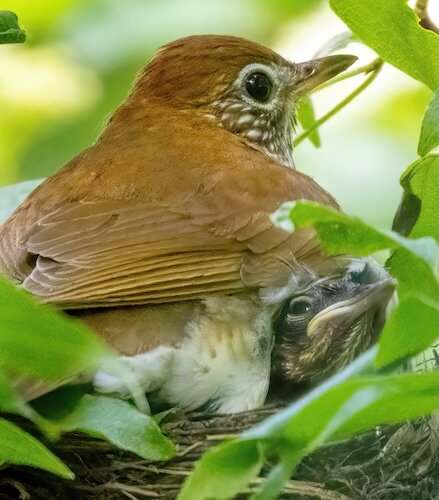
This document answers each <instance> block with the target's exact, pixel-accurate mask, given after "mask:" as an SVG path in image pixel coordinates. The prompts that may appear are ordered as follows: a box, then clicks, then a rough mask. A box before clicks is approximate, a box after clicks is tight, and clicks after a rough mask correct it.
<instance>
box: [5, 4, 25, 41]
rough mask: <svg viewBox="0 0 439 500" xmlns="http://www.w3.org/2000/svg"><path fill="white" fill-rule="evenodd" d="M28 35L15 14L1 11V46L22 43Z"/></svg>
mask: <svg viewBox="0 0 439 500" xmlns="http://www.w3.org/2000/svg"><path fill="white" fill-rule="evenodd" d="M25 40H26V33H25V32H24V31H23V30H22V29H21V28H20V26H19V25H18V18H17V16H16V15H15V14H14V13H13V12H9V11H8V10H0V44H2V43H22V42H24V41H25Z"/></svg>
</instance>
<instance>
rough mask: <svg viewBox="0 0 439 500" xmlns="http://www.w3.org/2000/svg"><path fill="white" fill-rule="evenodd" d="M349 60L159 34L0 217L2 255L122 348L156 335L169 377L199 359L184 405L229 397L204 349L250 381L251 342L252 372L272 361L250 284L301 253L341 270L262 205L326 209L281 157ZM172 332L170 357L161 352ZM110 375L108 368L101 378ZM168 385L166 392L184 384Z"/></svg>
mask: <svg viewBox="0 0 439 500" xmlns="http://www.w3.org/2000/svg"><path fill="white" fill-rule="evenodd" d="M354 60H355V58H354V57H352V56H341V55H340V56H330V57H327V58H321V59H316V60H313V61H308V62H305V63H300V64H295V63H292V62H289V61H287V60H285V59H283V58H282V57H281V56H279V55H278V54H276V53H274V52H272V51H270V50H269V49H267V48H265V47H262V46H260V45H258V44H255V43H252V42H249V41H247V40H243V39H240V38H234V37H224V36H198V37H188V38H185V39H181V40H177V41H175V42H173V43H171V44H169V45H167V46H166V47H164V48H163V49H162V50H161V51H160V52H159V53H158V55H157V56H156V57H155V58H154V59H153V60H152V61H151V62H150V63H149V64H148V65H147V66H146V68H145V70H144V71H143V73H142V75H141V76H140V78H139V80H138V82H137V83H136V85H135V87H134V89H133V91H132V92H131V94H130V95H129V96H128V98H127V100H126V101H125V102H124V103H123V104H122V106H121V107H120V108H119V109H118V110H117V111H116V112H115V114H114V115H113V117H112V118H111V120H110V121H109V123H108V124H107V127H106V129H105V130H104V132H103V134H102V135H101V137H100V138H99V139H98V141H97V142H96V144H94V145H93V146H91V147H90V148H88V149H87V150H86V151H84V152H83V153H81V154H79V155H78V156H77V157H76V158H74V159H73V160H72V161H71V162H69V163H68V164H67V165H66V166H65V167H64V168H62V169H61V170H60V171H59V172H57V173H56V174H54V175H53V176H51V177H50V178H48V179H47V180H46V181H45V182H44V183H43V184H42V185H41V186H40V187H39V188H37V189H36V190H35V191H34V192H33V193H31V194H30V196H29V197H28V198H27V199H26V200H25V201H24V202H23V203H22V204H21V205H20V206H19V207H18V209H17V210H16V212H15V213H14V214H13V215H12V216H11V217H10V218H9V219H8V220H7V221H6V222H5V223H4V224H3V226H2V227H1V228H0V269H1V270H2V271H3V272H4V273H6V274H7V275H9V276H10V277H11V278H13V279H14V280H15V281H18V282H20V283H21V284H22V286H23V288H25V289H26V290H28V291H30V292H32V293H33V294H35V295H36V296H37V297H38V298H39V299H40V300H41V301H43V302H47V303H50V304H53V305H55V306H56V307H58V308H61V309H64V310H67V311H69V313H70V314H74V315H75V316H77V317H79V318H80V319H82V320H83V321H85V322H86V323H87V324H89V325H90V326H91V327H92V328H93V329H94V330H95V331H96V332H98V333H99V334H100V335H101V336H102V337H103V338H104V339H105V341H106V342H107V343H108V344H109V345H110V346H112V347H113V348H114V349H116V350H117V351H119V352H120V354H121V355H124V356H136V355H139V354H140V355H141V354H142V353H145V352H147V351H151V350H153V349H154V348H156V347H160V346H161V349H162V350H161V351H155V355H156V359H155V361H154V363H155V364H156V365H157V366H158V367H159V368H162V370H161V371H162V372H163V371H167V370H170V371H172V372H174V371H175V377H174V378H173V380H179V372H178V370H179V369H180V368H178V367H182V366H185V365H187V364H188V363H189V361H188V359H194V358H195V359H197V360H199V361H200V363H199V364H200V366H199V372H197V373H196V374H193V376H192V379H193V380H191V381H188V380H187V378H186V380H185V381H184V383H185V385H186V387H188V386H189V385H191V384H192V383H193V386H194V387H195V386H197V384H198V389H197V390H198V393H199V394H201V395H202V397H194V398H192V394H189V391H187V390H183V394H182V396H183V399H184V398H185V394H187V395H188V399H187V401H182V402H181V405H182V406H184V407H197V405H200V401H202V402H201V405H203V404H205V403H206V402H207V401H212V400H216V401H217V405H216V406H217V407H218V408H221V407H222V404H223V402H224V407H225V408H226V409H228V408H233V409H235V406H234V403H233V404H231V405H229V406H227V403H226V402H227V401H228V400H229V399H230V398H231V396H230V395H229V393H230V391H232V392H233V387H232V386H231V384H226V386H224V384H223V383H222V382H221V383H219V382H218V378H221V380H223V379H224V377H222V373H223V371H222V370H221V369H220V368H221V364H220V363H217V364H213V365H212V364H211V360H212V359H217V360H222V359H224V360H225V361H224V363H223V367H224V366H228V362H229V361H228V358H229V357H230V359H233V360H238V365H239V370H241V373H242V376H243V377H244V378H245V377H248V380H249V381H250V382H249V383H248V385H252V384H253V382H252V381H253V371H252V370H248V369H247V365H248V363H247V365H246V363H245V359H248V356H250V358H251V359H256V360H257V362H255V365H254V366H260V368H258V369H257V370H256V369H255V370H254V371H255V372H257V373H269V369H270V363H269V358H267V356H260V355H259V353H261V352H263V353H266V352H269V351H270V349H267V346H266V338H267V336H266V334H265V332H266V331H267V329H268V330H270V328H271V316H270V314H269V310H268V309H267V310H264V308H263V309H262V310H261V308H260V304H261V302H260V300H261V299H260V293H262V292H263V291H264V290H268V289H272V288H279V289H281V288H282V287H285V286H287V284H288V282H289V280H290V277H291V275H292V274H293V275H294V274H295V273H296V272H299V271H300V269H303V267H306V268H307V269H310V270H312V272H313V273H314V274H315V275H316V276H322V275H323V276H324V275H329V274H331V273H333V272H334V270H335V269H338V268H340V265H341V264H340V261H339V259H337V258H333V257H331V258H330V257H325V256H324V255H323V254H322V253H321V252H320V247H319V243H318V240H317V239H316V237H315V233H314V231H313V230H311V229H300V230H298V231H295V232H294V233H293V234H288V233H285V232H284V231H283V230H281V229H279V228H276V227H274V226H273V224H272V222H271V219H270V215H271V214H272V212H274V211H275V210H276V209H277V208H278V207H279V205H280V204H281V203H282V202H284V201H291V200H297V199H308V200H312V201H316V202H319V203H323V204H325V205H328V206H330V207H334V208H337V203H336V201H335V200H334V199H333V198H332V196H331V195H330V194H329V193H327V192H326V191H325V190H324V189H322V188H321V187H320V186H319V185H318V184H316V183H315V182H314V181H313V180H312V179H311V178H309V177H308V176H306V175H304V174H301V173H300V172H297V171H296V170H295V169H294V168H293V167H294V166H293V161H292V150H291V134H292V132H293V128H294V123H295V109H296V106H297V101H298V99H299V98H300V96H302V95H304V94H305V93H306V92H308V91H309V90H310V89H312V88H313V87H315V86H316V85H318V84H320V83H322V82H324V81H325V80H327V79H329V78H330V77H332V76H334V75H336V74H337V73H339V72H340V71H342V70H343V69H345V68H347V67H348V66H349V65H350V64H352V62H353V61H354ZM342 267H343V265H342ZM236 325H239V326H236ZM197 332H198V333H197ZM200 332H202V333H203V334H202V335H201V333H200ZM226 332H229V333H228V334H226ZM60 335H62V332H60ZM190 339H197V340H196V341H190ZM175 346H179V347H180V348H179V349H177V352H178V353H179V354H177V355H176V356H177V357H178V356H180V357H181V362H179V363H174V362H172V363H171V361H170V360H171V358H174V354H170V352H174V351H173V350H172V348H173V347H175ZM184 353H186V354H184ZM249 353H250V354H249ZM229 355H230V356H229ZM145 356H146V355H145ZM246 356H247V357H246ZM133 359H134V358H133ZM136 359H137V363H135V364H136V368H135V369H132V367H130V370H131V371H132V372H133V374H136V377H137V379H139V380H140V382H141V383H140V386H141V387H146V388H147V389H148V390H150V389H151V390H153V389H154V388H155V386H160V384H161V380H156V381H155V382H154V380H155V379H154V377H156V376H155V375H154V373H160V369H159V370H158V371H156V370H154V371H151V370H150V369H149V367H152V366H153V365H154V363H150V362H148V363H142V360H141V358H136ZM240 360H241V361H243V363H242V364H239V362H240ZM206 366H207V367H209V366H212V367H217V368H218V371H217V372H216V371H215V370H207V372H206V369H205V368H206ZM233 366H234V367H235V368H236V366H237V365H235V364H234V365H233ZM267 370H268V371H267ZM226 371H227V370H226ZM143 372H145V373H143ZM104 373H105V370H104ZM198 373H201V374H203V373H208V374H209V373H210V374H211V376H210V377H204V379H203V377H201V375H200V376H198ZM181 375H182V374H181ZM136 377H134V378H136ZM157 377H158V376H157ZM157 377H156V378H157ZM200 377H201V379H200ZM158 378H160V377H158ZM226 378H227V377H226ZM199 380H203V382H199ZM224 380H225V379H224ZM32 382H33V381H24V382H23V381H17V383H19V385H20V388H21V389H22V392H23V394H24V396H25V397H27V398H34V397H37V396H38V395H39V394H41V393H42V392H44V390H48V388H46V389H44V387H43V388H41V384H39V389H38V390H36V389H35V385H34V384H33V383H32ZM62 382H65V381H59V383H60V384H61V383H62ZM100 382H102V380H100V381H99V380H98V381H97V385H99V383H100ZM153 382H154V383H153ZM182 383H183V381H180V384H182ZM108 384H110V385H111V384H113V385H114V384H116V385H117V381H114V380H113V379H108V377H107V386H108ZM258 384H259V386H260V387H261V389H260V390H259V389H258V390H257V391H255V394H253V396H251V397H249V399H250V400H251V401H250V402H249V403H246V404H247V405H248V406H249V405H258V404H260V403H261V399H262V397H261V395H260V394H261V393H263V392H264V391H265V387H266V386H267V384H268V382H267V377H266V376H263V377H260V380H259V379H258V382H257V383H256V385H258ZM104 385H105V384H104ZM170 385H171V386H170V387H168V388H167V389H166V390H167V391H168V392H169V394H170V395H169V399H170V400H173V399H174V393H175V392H178V388H179V387H180V386H178V388H177V389H176V388H175V386H172V384H170ZM163 390H164V391H165V389H163ZM165 392H166V391H165ZM250 392H251V391H250ZM189 396H190V397H189ZM165 397H166V395H165ZM180 399H182V398H180ZM179 404H180V402H179ZM238 409H239V408H238Z"/></svg>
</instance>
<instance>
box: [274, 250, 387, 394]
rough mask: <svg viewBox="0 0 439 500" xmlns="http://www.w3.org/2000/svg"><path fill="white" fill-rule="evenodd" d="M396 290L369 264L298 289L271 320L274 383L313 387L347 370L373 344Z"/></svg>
mask: <svg viewBox="0 0 439 500" xmlns="http://www.w3.org/2000/svg"><path fill="white" fill-rule="evenodd" d="M394 289H395V282H394V280H393V279H392V278H391V277H390V276H388V275H387V273H386V272H385V271H384V270H383V269H382V268H381V267H380V266H378V265H377V264H376V263H374V262H373V261H372V260H371V259H367V260H355V261H352V263H351V264H350V265H349V266H348V268H347V270H346V272H345V273H344V274H342V275H338V276H330V277H325V278H322V279H314V280H311V281H308V283H307V284H300V285H299V286H298V287H297V288H296V290H295V291H294V292H293V293H292V294H291V295H290V296H289V297H288V298H286V299H285V300H283V301H282V305H281V306H280V307H279V308H278V310H277V312H276V313H275V316H274V336H275V338H274V347H273V353H272V374H273V379H274V380H277V381H282V382H284V383H285V384H286V387H290V386H291V385H295V384H304V385H306V384H314V383H317V382H319V381H321V380H322V379H324V378H326V377H328V376H330V375H332V374H333V373H335V372H336V371H337V370H339V369H340V368H342V367H344V366H345V365H347V364H348V363H349V362H350V361H352V360H353V359H354V358H355V357H356V356H358V355H359V354H360V353H361V352H363V351H364V350H366V349H367V348H368V347H369V346H370V345H372V344H373V343H374V342H375V341H376V340H377V338H378V334H379V332H380V330H381V328H382V326H383V324H384V319H385V312H386V308H387V306H388V303H389V301H390V298H391V297H392V295H393V293H394Z"/></svg>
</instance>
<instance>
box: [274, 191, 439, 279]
mask: <svg viewBox="0 0 439 500" xmlns="http://www.w3.org/2000/svg"><path fill="white" fill-rule="evenodd" d="M273 222H274V223H275V224H277V225H279V226H280V227H283V228H284V229H287V230H288V229H289V230H291V231H293V230H295V229H296V228H301V227H306V226H312V227H314V228H315V229H316V231H317V233H318V235H319V239H320V242H321V245H322V248H323V249H324V250H325V251H326V252H327V253H329V254H339V253H348V252H349V253H352V254H355V255H360V256H363V255H370V254H371V253H374V252H378V251H380V250H385V249H390V250H396V249H397V248H399V247H402V248H404V249H406V250H407V251H408V253H409V255H410V256H411V257H412V258H414V259H420V260H423V261H424V262H425V264H426V265H427V266H428V267H429V268H430V269H431V270H430V274H431V276H432V279H433V280H434V279H435V277H434V273H433V269H434V268H435V266H436V264H437V262H438V248H437V245H436V244H435V242H434V241H433V240H432V239H431V238H421V239H418V240H412V239H407V238H403V237H402V236H400V235H399V234H397V233H393V232H391V231H383V230H379V229H376V228H374V227H372V226H369V225H368V224H366V223H364V222H363V221H362V220H361V219H359V218H358V217H350V216H349V215H346V214H343V213H342V212H338V211H336V210H334V209H332V208H329V207H326V206H323V205H319V204H317V203H313V202H308V201H301V202H288V203H284V204H283V205H282V206H281V208H280V209H279V210H278V211H277V212H275V214H274V215H273Z"/></svg>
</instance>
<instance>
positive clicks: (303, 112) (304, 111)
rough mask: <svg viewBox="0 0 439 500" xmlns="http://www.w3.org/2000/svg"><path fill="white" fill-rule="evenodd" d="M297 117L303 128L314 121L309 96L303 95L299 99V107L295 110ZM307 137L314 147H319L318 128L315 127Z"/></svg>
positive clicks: (309, 125) (306, 127)
mask: <svg viewBox="0 0 439 500" xmlns="http://www.w3.org/2000/svg"><path fill="white" fill-rule="evenodd" d="M297 119H298V120H299V123H300V124H301V125H302V128H303V129H304V130H306V129H308V128H311V127H312V126H313V125H314V123H315V122H316V116H315V112H314V106H313V103H312V101H311V98H310V97H309V96H305V97H303V98H302V99H301V100H300V104H299V109H298V110H297ZM308 139H309V140H310V141H311V142H312V143H313V144H314V146H315V147H316V148H319V147H320V145H321V143H320V135H319V131H318V129H315V130H314V131H313V132H312V133H311V134H309V136H308Z"/></svg>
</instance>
